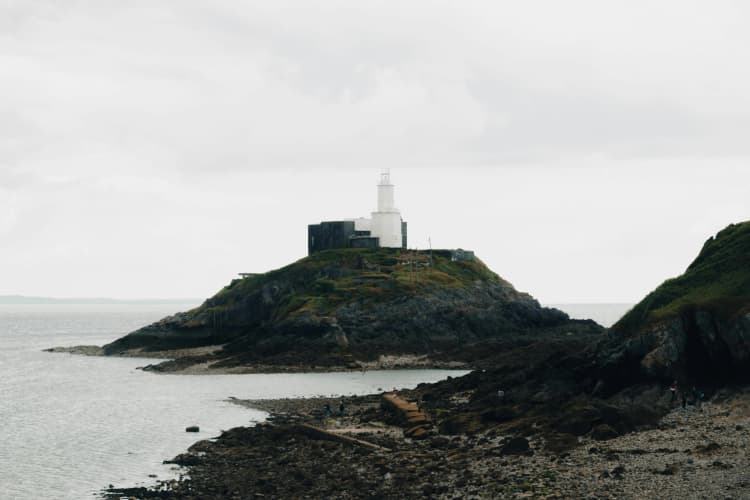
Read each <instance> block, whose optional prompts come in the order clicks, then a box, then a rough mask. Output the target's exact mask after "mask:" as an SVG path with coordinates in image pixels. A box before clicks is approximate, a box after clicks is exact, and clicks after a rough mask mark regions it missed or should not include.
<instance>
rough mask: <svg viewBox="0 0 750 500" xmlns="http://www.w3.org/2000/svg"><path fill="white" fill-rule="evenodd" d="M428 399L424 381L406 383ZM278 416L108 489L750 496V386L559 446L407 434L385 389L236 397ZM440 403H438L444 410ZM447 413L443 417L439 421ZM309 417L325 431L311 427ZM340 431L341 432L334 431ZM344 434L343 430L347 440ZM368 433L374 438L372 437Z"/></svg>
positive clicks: (139, 492)
mask: <svg viewBox="0 0 750 500" xmlns="http://www.w3.org/2000/svg"><path fill="white" fill-rule="evenodd" d="M399 394H400V395H401V396H403V397H404V398H405V399H412V400H413V399H418V398H419V397H420V394H419V391H418V390H416V389H415V390H404V391H399ZM230 401H231V402H232V403H235V404H238V405H241V406H245V407H248V408H253V409H257V410H261V411H265V412H268V413H269V419H268V422H267V423H264V424H259V425H257V426H256V427H252V428H242V427H241V428H235V429H231V430H229V431H226V432H224V433H223V434H222V435H221V436H220V437H219V438H217V439H216V440H214V441H208V440H204V441H198V442H197V443H195V444H194V445H193V446H191V447H190V448H189V450H188V451H187V452H186V453H184V454H181V455H179V456H177V457H175V458H174V459H173V460H171V461H170V462H171V463H175V464H178V465H182V466H183V467H186V475H185V476H184V478H183V479H182V480H181V481H176V482H175V481H171V482H168V484H167V482H165V483H164V484H160V485H158V486H157V487H156V488H154V489H151V490H149V489H147V488H130V489H128V488H126V489H116V488H115V489H111V490H109V491H108V495H112V496H109V497H108V498H119V497H117V496H115V495H129V496H135V497H136V498H220V497H224V496H229V497H232V496H237V497H239V498H246V497H260V496H259V495H264V496H271V497H300V496H305V495H307V496H310V497H313V498H316V497H322V496H325V497H328V498H341V499H349V498H362V497H369V496H380V497H384V498H397V497H401V498H404V497H406V498H421V497H425V496H428V497H434V498H454V497H456V496H462V497H466V498H580V497H589V498H591V497H597V498H633V499H635V498H655V497H658V498H744V497H747V496H748V495H750V474H748V472H747V471H748V470H750V456H749V453H748V451H749V450H750V389H748V388H744V389H738V390H734V391H723V392H721V393H719V394H718V395H716V396H715V397H714V398H713V399H712V400H711V401H709V402H708V403H706V404H705V405H704V407H703V409H702V411H699V410H698V409H696V408H693V407H688V408H687V409H682V408H680V407H676V408H673V409H672V410H671V411H670V412H669V413H667V414H666V415H665V416H664V417H663V418H662V419H660V420H659V422H658V424H657V425H656V427H655V428H653V429H648V430H641V431H637V432H632V433H628V434H625V435H622V436H619V437H615V438H613V439H609V440H605V441H597V440H595V439H593V438H592V437H591V436H584V437H582V438H578V443H577V445H576V446H574V447H573V448H571V449H569V450H567V451H564V452H557V453H555V452H551V451H549V450H548V449H547V448H546V444H547V443H545V440H544V436H528V437H521V436H517V435H513V434H507V433H500V432H498V430H497V429H492V428H489V429H486V430H483V431H480V432H476V433H461V434H447V433H444V432H442V430H441V429H440V425H439V423H438V425H437V426H436V428H435V429H434V431H433V432H432V433H430V434H429V435H428V436H427V437H426V438H425V439H422V440H414V439H409V438H406V437H404V432H403V430H404V428H403V426H400V425H398V423H397V422H396V420H394V419H393V418H392V417H390V416H389V414H388V413H387V412H385V411H384V410H383V409H382V407H381V403H382V394H371V395H366V396H352V397H344V398H343V401H344V404H345V414H344V416H343V417H338V416H335V415H334V417H333V418H331V419H328V422H327V424H324V423H323V419H322V416H323V413H324V410H323V408H324V405H325V403H326V402H329V403H330V404H331V406H332V408H333V411H334V413H335V412H336V411H337V408H338V401H339V398H325V397H316V398H300V399H266V400H237V399H230ZM437 413H438V412H434V410H433V417H435V416H436V414H437ZM436 423H437V422H436ZM306 426H313V427H315V428H316V429H320V430H321V431H322V432H317V431H316V432H314V433H310V432H309V430H306V429H307V427H306ZM331 434H332V435H334V436H333V437H331V436H330V435H331ZM335 435H341V436H342V438H343V439H337V438H336V437H335ZM361 442H364V443H369V444H371V445H372V446H366V445H362V444H361Z"/></svg>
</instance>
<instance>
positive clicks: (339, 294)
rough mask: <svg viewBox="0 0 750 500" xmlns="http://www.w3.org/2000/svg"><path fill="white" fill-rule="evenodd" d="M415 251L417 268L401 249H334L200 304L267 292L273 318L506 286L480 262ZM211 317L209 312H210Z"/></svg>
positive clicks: (217, 305) (228, 303) (238, 283)
mask: <svg viewBox="0 0 750 500" xmlns="http://www.w3.org/2000/svg"><path fill="white" fill-rule="evenodd" d="M411 255H413V253H411ZM429 255H430V254H429V252H420V253H419V257H420V258H421V259H423V261H422V264H423V265H418V266H417V265H414V264H410V263H409V262H408V261H406V262H405V261H404V260H403V258H402V252H401V250H393V249H340V250H328V251H324V252H319V253H316V254H313V255H311V256H308V257H305V258H303V259H300V260H298V261H297V262H294V263H292V264H289V265H288V266H285V267H283V268H280V269H276V270H273V271H269V272H267V273H265V274H255V275H252V276H248V277H247V278H244V279H236V280H233V281H232V282H231V283H230V284H229V285H227V286H226V287H224V288H223V289H222V290H220V291H219V293H217V294H216V295H215V296H214V297H212V298H210V299H208V301H206V304H204V310H212V311H216V310H219V309H223V308H225V307H234V306H236V305H237V304H238V302H239V301H243V300H246V299H247V297H248V296H251V295H257V294H267V295H268V294H271V295H274V294H275V295H274V296H273V302H274V303H275V305H274V307H275V310H274V312H273V314H272V318H271V319H274V320H280V319H284V318H287V317H293V316H296V315H302V314H313V315H318V316H327V315H329V314H330V313H332V312H333V311H334V310H335V309H336V308H338V307H341V306H342V305H344V304H347V303H351V302H355V301H359V302H363V303H365V304H367V303H378V302H386V301H389V300H393V299H394V298H397V297H399V296H405V295H407V296H408V295H414V294H421V293H429V292H430V291H431V290H435V289H438V288H439V289H451V288H454V289H458V288H464V287H469V286H473V284H474V283H475V282H477V281H480V282H482V281H484V282H486V281H490V282H496V283H504V284H507V282H505V281H504V280H502V278H500V277H499V276H498V275H497V274H495V273H493V272H492V271H490V270H489V269H488V268H487V266H485V265H484V263H482V262H481V261H480V260H478V259H477V260H474V261H456V262H453V261H451V259H450V252H448V251H439V250H438V251H434V252H433V254H432V259H431V260H432V265H431V266H427V265H424V264H427V262H429V260H430V259H429ZM214 314H215V312H214Z"/></svg>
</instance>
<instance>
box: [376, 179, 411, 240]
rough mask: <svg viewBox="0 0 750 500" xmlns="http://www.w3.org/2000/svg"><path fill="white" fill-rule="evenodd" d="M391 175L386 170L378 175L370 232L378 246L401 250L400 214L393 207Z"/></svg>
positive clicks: (402, 238)
mask: <svg viewBox="0 0 750 500" xmlns="http://www.w3.org/2000/svg"><path fill="white" fill-rule="evenodd" d="M393 200H394V197H393V184H391V173H390V172H389V171H388V170H386V171H384V172H383V173H381V174H380V183H379V184H378V209H377V211H375V212H372V223H371V226H370V232H371V234H372V236H373V237H375V238H378V240H379V243H380V246H381V247H385V248H401V247H403V246H404V237H403V231H402V225H403V224H402V221H401V212H399V210H398V208H396V207H395V205H394V201H393Z"/></svg>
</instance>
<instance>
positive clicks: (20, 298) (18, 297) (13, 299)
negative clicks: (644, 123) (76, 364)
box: [0, 294, 636, 306]
mask: <svg viewBox="0 0 750 500" xmlns="http://www.w3.org/2000/svg"><path fill="white" fill-rule="evenodd" d="M207 298H209V297H127V298H121V297H60V296H57V297H50V296H45V295H26V294H7V295H0V304H22V303H29V304H30V303H36V304H41V303H71V304H73V303H75V304H86V303H91V304H95V303H165V304H167V303H175V304H179V303H186V302H202V301H204V300H206V299H207ZM537 300H538V301H539V303H540V304H542V305H545V306H556V305H561V306H564V305H633V304H635V303H636V302H613V301H602V302H596V301H582V302H566V301H541V300H539V299H537Z"/></svg>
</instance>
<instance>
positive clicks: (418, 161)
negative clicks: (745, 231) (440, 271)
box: [0, 0, 750, 303]
mask: <svg viewBox="0 0 750 500" xmlns="http://www.w3.org/2000/svg"><path fill="white" fill-rule="evenodd" d="M749 24H750V4H748V3H746V2H741V1H735V2H729V1H723V2H722V1H712V2H705V1H702V2H690V1H686V0H680V1H674V2H670V1H660V2H651V1H632V0H630V1H622V2H615V1H608V2H602V1H591V2H575V1H566V2H559V1H549V2H535V1H528V2H504V1H492V2H458V1H455V2H440V1H435V0H431V1H424V2H419V1H412V2H382V1H371V0H370V1H367V2H364V1H359V2H357V1H352V0H345V1H340V2H309V1H299V2H286V1H278V0H274V1H273V2H271V1H267V2H248V1H242V2H240V1H221V0H210V1H209V0H202V1H198V0H179V1H178V0H175V1H155V0H148V1H128V2H122V1H116V0H91V1H86V0H79V1H76V0H69V1H66V2H59V1H53V0H0V295H1V294H25V295H46V296H58V297H76V296H79V297H80V296H87V297H91V296H108V297H117V298H140V297H199V298H200V297H206V296H209V295H212V294H213V293H214V292H216V291H217V290H218V289H219V288H221V287H222V286H224V285H225V284H226V283H228V282H229V280H231V279H232V278H233V277H234V276H236V273H238V272H262V271H267V270H270V269H273V268H277V267H281V266H282V265H285V264H287V263H289V262H291V261H293V260H296V259H298V258H301V257H303V256H304V255H305V254H306V230H307V224H308V223H316V222H319V221H320V220H330V219H341V218H349V217H359V216H368V214H369V212H370V211H371V210H373V209H375V205H376V200H377V198H376V187H375V184H376V182H377V180H378V177H379V173H380V169H381V168H390V169H391V175H392V179H393V181H394V183H395V184H396V203H397V205H398V206H399V207H400V208H401V211H402V214H403V217H404V219H406V220H407V221H408V223H409V237H410V246H412V247H414V246H416V247H419V248H426V247H427V246H428V238H431V241H432V245H433V247H436V248H437V247H443V248H444V247H463V248H468V249H473V250H474V251H475V252H476V253H477V254H478V256H479V257H480V258H482V259H483V260H484V261H485V262H486V263H487V264H488V265H489V266H490V267H491V268H492V269H493V270H495V271H496V272H497V273H498V274H500V275H501V276H503V277H505V278H506V279H508V280H510V281H511V282H512V283H514V284H515V285H516V287H517V288H519V289H520V290H523V291H527V292H529V293H531V294H532V295H534V296H535V297H537V298H538V299H540V300H541V301H542V302H546V303H559V302H635V301H637V300H639V299H640V298H642V296H643V295H644V294H646V293H647V292H648V291H650V290H651V289H653V288H654V287H655V286H657V285H658V284H659V283H661V282H662V281H663V280H664V279H666V278H669V277H672V276H674V275H677V274H679V273H681V272H682V271H683V270H684V269H685V267H686V266H687V265H688V264H689V263H690V261H691V260H692V259H693V258H694V256H695V255H696V254H697V252H698V251H699V250H700V247H701V245H702V244H703V242H704V241H705V240H706V239H707V238H708V237H709V236H711V235H712V234H714V233H715V232H716V231H718V230H720V229H721V228H723V227H724V226H726V225H728V224H729V223H732V222H739V221H743V220H747V219H750V64H749V63H748V61H750V30H748V29H747V26H748V25H749Z"/></svg>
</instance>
